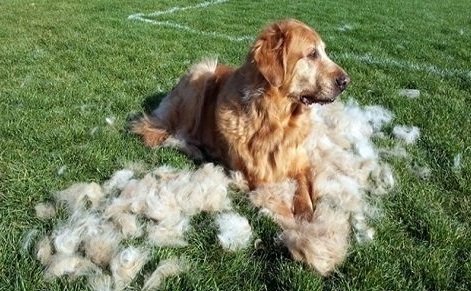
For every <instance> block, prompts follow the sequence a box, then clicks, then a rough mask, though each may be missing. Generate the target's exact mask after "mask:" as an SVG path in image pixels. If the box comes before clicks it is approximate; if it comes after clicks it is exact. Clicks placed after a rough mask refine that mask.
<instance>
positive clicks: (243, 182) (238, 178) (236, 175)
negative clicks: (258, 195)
mask: <svg viewBox="0 0 471 291" xmlns="http://www.w3.org/2000/svg"><path fill="white" fill-rule="evenodd" d="M230 177H231V183H230V185H231V186H233V187H234V188H236V189H237V190H240V191H244V192H248V191H249V190H250V189H249V182H248V181H247V179H245V177H244V174H242V172H240V171H231V172H230Z"/></svg>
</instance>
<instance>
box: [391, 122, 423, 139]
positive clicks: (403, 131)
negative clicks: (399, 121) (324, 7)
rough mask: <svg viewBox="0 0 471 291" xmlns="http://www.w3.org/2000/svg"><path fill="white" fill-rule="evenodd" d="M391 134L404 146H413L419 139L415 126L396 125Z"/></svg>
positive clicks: (417, 129) (418, 130)
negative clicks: (403, 143) (404, 144)
mask: <svg viewBox="0 0 471 291" xmlns="http://www.w3.org/2000/svg"><path fill="white" fill-rule="evenodd" d="M392 133H393V135H394V136H395V137H396V138H397V139H400V140H403V141H404V142H405V143H406V144H414V143H415V142H416V141H417V139H418V138H419V137H420V129H419V128H418V127H416V126H404V125H396V126H395V127H394V128H393V132H392Z"/></svg>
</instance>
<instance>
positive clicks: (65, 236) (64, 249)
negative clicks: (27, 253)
mask: <svg viewBox="0 0 471 291" xmlns="http://www.w3.org/2000/svg"><path fill="white" fill-rule="evenodd" d="M80 235H81V232H80V230H77V229H70V228H63V229H60V230H58V231H56V232H55V233H54V235H53V236H54V248H55V250H56V251H57V252H58V253H62V254H66V255H72V254H73V253H75V252H76V251H77V250H78V247H79V244H80V243H81V242H82V238H81V237H80Z"/></svg>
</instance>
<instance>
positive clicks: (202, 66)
mask: <svg viewBox="0 0 471 291" xmlns="http://www.w3.org/2000/svg"><path fill="white" fill-rule="evenodd" d="M232 72H233V69H231V68H229V67H227V66H224V65H218V64H217V61H216V60H213V59H208V60H204V61H202V62H200V63H198V64H196V65H194V66H193V67H192V68H191V69H190V70H189V72H188V73H187V74H186V75H185V76H184V77H182V79H181V80H180V81H179V83H178V84H177V85H176V86H175V88H173V89H172V91H171V92H170V93H169V94H168V95H167V96H166V97H165V98H164V99H163V100H162V102H161V103H160V105H159V107H158V108H157V109H155V110H154V111H153V112H152V114H151V115H145V116H143V117H142V118H141V119H139V120H137V121H135V122H133V124H132V131H133V132H134V133H137V134H139V135H141V136H142V138H143V140H144V143H145V144H146V145H147V146H149V147H157V146H159V145H161V144H162V143H163V142H164V141H165V140H166V139H167V138H168V137H169V136H170V135H172V136H174V137H176V138H179V139H181V140H183V141H185V143H187V144H189V145H191V146H196V147H202V148H204V149H205V151H206V152H208V153H209V154H210V155H211V156H212V157H214V158H220V157H221V156H222V154H223V153H224V151H225V150H224V144H223V142H222V141H221V139H220V138H219V136H218V133H217V127H216V125H215V107H216V103H217V97H218V93H219V91H220V88H221V86H222V84H223V83H224V82H225V81H226V80H227V78H228V77H229V75H230V74H231V73H232Z"/></svg>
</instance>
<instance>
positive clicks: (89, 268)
mask: <svg viewBox="0 0 471 291" xmlns="http://www.w3.org/2000/svg"><path fill="white" fill-rule="evenodd" d="M99 272H101V271H100V269H99V268H98V267H97V266H95V265H94V264H93V263H92V262H90V260H88V259H86V258H84V257H81V256H79V255H66V254H55V255H53V256H52V257H51V260H50V262H49V265H48V267H47V269H46V273H45V277H46V279H52V278H54V277H60V276H63V275H69V276H71V277H77V276H84V275H90V274H96V273H99Z"/></svg>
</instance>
